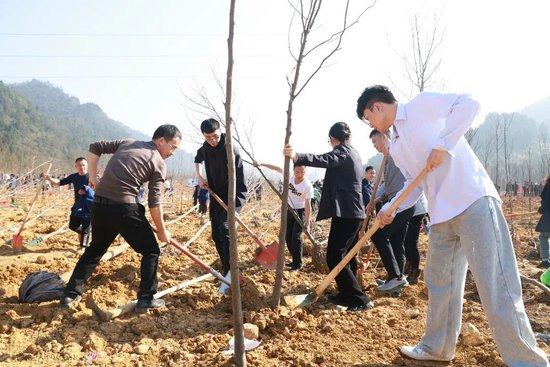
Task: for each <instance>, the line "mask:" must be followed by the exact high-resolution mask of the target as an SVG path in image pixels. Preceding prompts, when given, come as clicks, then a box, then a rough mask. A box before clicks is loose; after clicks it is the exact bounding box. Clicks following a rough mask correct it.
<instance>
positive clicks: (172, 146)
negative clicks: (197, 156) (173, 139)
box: [167, 143, 178, 151]
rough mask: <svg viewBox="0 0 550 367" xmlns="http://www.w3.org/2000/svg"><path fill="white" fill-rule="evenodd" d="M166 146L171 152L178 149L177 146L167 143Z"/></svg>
mask: <svg viewBox="0 0 550 367" xmlns="http://www.w3.org/2000/svg"><path fill="white" fill-rule="evenodd" d="M167 144H168V145H170V148H172V151H174V150H176V149H178V146H177V145H174V144H172V143H167Z"/></svg>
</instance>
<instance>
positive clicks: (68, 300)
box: [59, 295, 81, 308]
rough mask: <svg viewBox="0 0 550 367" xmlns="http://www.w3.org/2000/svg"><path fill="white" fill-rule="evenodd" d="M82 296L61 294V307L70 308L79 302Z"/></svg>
mask: <svg viewBox="0 0 550 367" xmlns="http://www.w3.org/2000/svg"><path fill="white" fill-rule="evenodd" d="M80 298H81V297H80V296H76V297H74V298H73V297H69V296H65V295H63V296H61V299H60V300H59V306H60V307H61V308H69V307H71V305H73V304H75V303H77V302H78V301H80Z"/></svg>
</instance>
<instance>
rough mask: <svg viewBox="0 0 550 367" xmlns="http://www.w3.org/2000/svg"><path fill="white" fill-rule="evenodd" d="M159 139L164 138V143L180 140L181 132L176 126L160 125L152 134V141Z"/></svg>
mask: <svg viewBox="0 0 550 367" xmlns="http://www.w3.org/2000/svg"><path fill="white" fill-rule="evenodd" d="M160 138H164V140H166V141H169V140H172V139H174V138H180V139H181V132H180V130H179V129H178V128H177V127H176V125H170V124H165V125H160V126H159V127H157V129H156V130H155V132H154V134H153V140H156V139H160Z"/></svg>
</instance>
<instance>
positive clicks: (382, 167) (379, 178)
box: [359, 155, 388, 233]
mask: <svg viewBox="0 0 550 367" xmlns="http://www.w3.org/2000/svg"><path fill="white" fill-rule="evenodd" d="M387 160H388V156H387V155H385V156H384V157H383V158H382V162H381V163H380V168H378V175H377V176H376V181H374V187H373V189H372V194H371V196H370V200H369V204H368V205H369V206H370V205H371V204H372V203H374V200H376V193H377V191H378V186H380V181H382V176H384V171H385V170H386V162H387ZM371 216H372V212H369V213H367V216H366V217H365V220H364V221H363V224H362V225H361V231H360V232H359V233H363V232H365V229H366V228H367V226H368V224H369V221H370V219H371Z"/></svg>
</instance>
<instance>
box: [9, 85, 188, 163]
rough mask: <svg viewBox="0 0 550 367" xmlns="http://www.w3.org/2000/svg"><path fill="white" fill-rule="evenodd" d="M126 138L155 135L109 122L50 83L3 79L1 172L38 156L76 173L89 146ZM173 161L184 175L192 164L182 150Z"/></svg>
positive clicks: (95, 107) (93, 107) (94, 107)
mask: <svg viewBox="0 0 550 367" xmlns="http://www.w3.org/2000/svg"><path fill="white" fill-rule="evenodd" d="M121 138H134V139H140V140H149V139H150V138H151V137H149V136H146V135H145V134H143V133H141V132H139V131H136V130H132V129H130V128H129V127H128V126H126V125H124V124H123V123H121V122H118V121H115V120H113V119H111V118H109V117H108V116H107V115H106V114H105V112H103V110H102V109H101V108H100V107H99V106H98V105H96V104H93V103H84V104H81V103H80V101H79V100H78V98H76V97H73V96H70V95H68V94H66V93H65V92H64V91H63V90H62V89H61V88H58V87H55V86H53V85H52V84H50V83H44V82H41V81H38V80H32V81H30V82H26V83H20V84H10V85H8V84H4V83H2V82H1V81H0V170H3V171H4V170H22V169H25V168H27V167H29V166H30V165H31V162H32V159H33V157H35V160H36V162H40V161H45V160H47V159H52V160H54V162H55V167H58V168H59V169H62V170H63V169H64V170H67V169H71V167H72V162H73V161H74V158H75V157H77V156H85V155H86V152H87V150H88V145H89V144H90V142H93V141H96V140H111V139H121ZM174 158H176V159H174ZM171 161H173V162H172V169H174V168H175V167H174V166H178V170H180V171H181V170H185V166H187V165H190V164H191V157H190V156H189V155H188V154H186V153H185V152H179V153H178V156H175V157H173V158H172V159H171ZM168 163H169V165H170V161H169V162H168Z"/></svg>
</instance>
